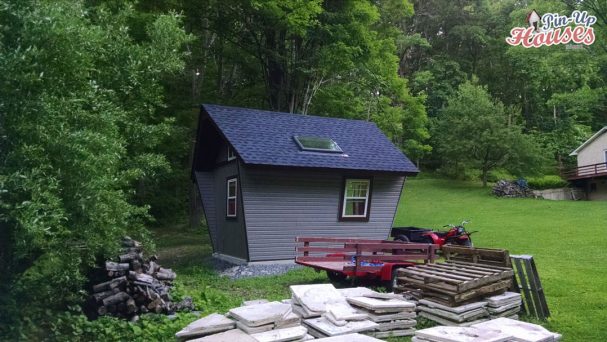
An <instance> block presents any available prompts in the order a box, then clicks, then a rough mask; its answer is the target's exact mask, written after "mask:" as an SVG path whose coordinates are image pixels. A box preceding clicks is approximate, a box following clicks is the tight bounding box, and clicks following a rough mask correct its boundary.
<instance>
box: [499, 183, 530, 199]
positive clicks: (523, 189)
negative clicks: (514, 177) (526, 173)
mask: <svg viewBox="0 0 607 342" xmlns="http://www.w3.org/2000/svg"><path fill="white" fill-rule="evenodd" d="M493 194H494V195H495V196H498V197H533V191H532V190H531V189H529V187H527V186H525V185H524V184H519V183H518V182H509V181H506V180H500V181H498V182H497V183H495V185H494V186H493Z"/></svg>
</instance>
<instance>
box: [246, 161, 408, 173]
mask: <svg viewBox="0 0 607 342" xmlns="http://www.w3.org/2000/svg"><path fill="white" fill-rule="evenodd" d="M243 164H244V165H245V166H251V167H267V168H288V169H305V170H310V171H312V170H331V171H351V172H366V173H383V174H395V175H402V176H411V177H415V176H417V174H418V173H419V172H420V171H419V170H417V169H416V170H414V171H413V170H409V171H405V170H379V169H375V170H371V169H356V168H343V167H321V166H303V165H278V164H263V163H248V162H246V161H245V160H243Z"/></svg>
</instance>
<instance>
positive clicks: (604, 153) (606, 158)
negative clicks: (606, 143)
mask: <svg viewBox="0 0 607 342" xmlns="http://www.w3.org/2000/svg"><path fill="white" fill-rule="evenodd" d="M603 157H605V164H607V150H603Z"/></svg>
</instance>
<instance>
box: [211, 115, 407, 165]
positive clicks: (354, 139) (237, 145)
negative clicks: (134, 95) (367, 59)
mask: <svg viewBox="0 0 607 342" xmlns="http://www.w3.org/2000/svg"><path fill="white" fill-rule="evenodd" d="M203 109H204V110H205V111H206V112H207V113H208V114H209V116H210V117H211V119H212V120H213V121H214V122H215V124H216V125H217V127H219V129H220V130H221V132H222V133H223V135H224V136H225V137H226V138H227V139H228V141H229V142H230V144H231V145H232V147H233V148H234V149H235V150H236V152H237V153H238V155H239V156H240V158H242V160H243V162H244V163H245V164H253V165H273V166H290V167H312V168H331V169H349V170H368V171H389V172H399V173H417V172H419V171H418V170H417V168H416V167H415V165H413V163H411V161H410V160H409V159H408V158H407V157H406V156H405V155H404V154H403V153H402V152H401V151H400V150H399V149H398V148H397V147H396V146H394V144H392V142H390V141H389V140H388V138H387V137H386V136H385V135H384V134H383V133H382V132H381V131H380V130H379V128H377V126H375V124H373V123H370V122H367V121H360V120H347V119H338V118H328V117H319V116H311V115H301V114H289V113H280V112H270V111H264V110H257V109H247V108H236V107H226V106H218V105H210V104H205V105H203ZM295 135H300V136H315V137H323V138H331V139H333V140H334V141H335V142H336V143H337V144H338V145H339V146H340V147H341V149H342V150H343V154H341V153H323V152H308V151H301V150H300V148H299V146H298V145H297V143H296V142H295V141H294V140H293V136H295Z"/></svg>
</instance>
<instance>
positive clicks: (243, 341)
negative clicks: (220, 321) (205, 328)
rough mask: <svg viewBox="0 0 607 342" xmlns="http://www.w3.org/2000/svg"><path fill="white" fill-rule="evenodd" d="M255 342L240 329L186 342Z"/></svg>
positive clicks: (255, 341)
mask: <svg viewBox="0 0 607 342" xmlns="http://www.w3.org/2000/svg"><path fill="white" fill-rule="evenodd" d="M235 341H238V342H257V340H256V339H254V338H253V337H251V336H249V335H247V333H245V332H244V331H242V330H240V329H232V330H228V331H224V332H221V333H219V334H214V335H209V336H205V337H201V338H197V339H194V340H189V341H188V342H235Z"/></svg>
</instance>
